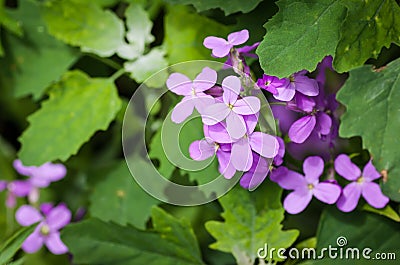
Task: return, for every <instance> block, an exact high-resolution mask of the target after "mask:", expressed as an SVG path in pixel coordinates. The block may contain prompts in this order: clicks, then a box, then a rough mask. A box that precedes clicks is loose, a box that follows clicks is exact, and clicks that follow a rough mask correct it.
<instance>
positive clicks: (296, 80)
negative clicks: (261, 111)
mask: <svg viewBox="0 0 400 265" xmlns="http://www.w3.org/2000/svg"><path fill="white" fill-rule="evenodd" d="M306 73H307V71H305V70H303V71H300V72H297V73H295V74H293V75H291V76H290V77H289V78H288V82H287V83H286V85H285V86H277V87H276V90H277V92H278V93H276V94H272V95H273V96H274V98H276V99H277V100H281V101H291V100H292V99H293V98H294V95H295V94H296V91H298V92H300V93H302V94H304V95H306V96H311V97H313V96H317V95H318V94H319V87H318V83H317V81H315V80H314V79H311V78H309V77H307V76H305V74H306Z"/></svg>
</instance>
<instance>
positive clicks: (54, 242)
mask: <svg viewBox="0 0 400 265" xmlns="http://www.w3.org/2000/svg"><path fill="white" fill-rule="evenodd" d="M44 243H45V244H46V247H47V248H48V249H49V250H50V252H51V253H53V254H54V255H61V254H65V253H67V252H68V247H67V246H66V245H65V244H64V243H63V242H62V241H61V238H60V233H59V232H54V233H51V234H50V235H48V236H47V238H46V241H45V242H44Z"/></svg>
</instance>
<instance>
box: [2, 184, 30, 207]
mask: <svg viewBox="0 0 400 265" xmlns="http://www.w3.org/2000/svg"><path fill="white" fill-rule="evenodd" d="M31 189H32V185H31V184H30V182H29V181H26V180H14V181H10V182H7V181H5V180H0V192H1V191H3V190H7V199H6V206H7V207H8V208H14V207H15V205H17V197H26V196H28V195H29V193H30V192H31Z"/></svg>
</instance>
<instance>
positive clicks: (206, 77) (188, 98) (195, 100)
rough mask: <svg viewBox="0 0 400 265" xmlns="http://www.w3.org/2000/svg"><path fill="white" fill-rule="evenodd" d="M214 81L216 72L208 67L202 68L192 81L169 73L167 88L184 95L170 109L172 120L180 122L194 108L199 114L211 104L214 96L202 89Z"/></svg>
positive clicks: (209, 86)
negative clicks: (172, 108) (171, 109)
mask: <svg viewBox="0 0 400 265" xmlns="http://www.w3.org/2000/svg"><path fill="white" fill-rule="evenodd" d="M215 82H217V72H216V71H215V70H213V69H211V68H209V67H205V68H203V70H202V71H201V73H200V74H199V75H197V76H196V78H195V79H194V80H193V81H191V80H190V79H189V78H188V77H187V76H186V75H183V74H180V73H173V74H171V75H170V76H169V78H168V80H167V87H168V89H169V90H170V91H172V92H174V93H175V94H177V95H181V96H184V98H183V99H182V101H181V102H179V103H178V104H177V105H176V106H175V108H174V110H173V111H172V115H171V119H172V121H173V122H175V123H181V122H183V121H184V120H185V119H186V118H187V117H189V116H190V115H191V114H192V113H193V109H194V108H196V110H197V111H198V112H199V113H200V114H201V113H202V112H203V110H204V108H205V107H206V106H208V105H212V104H213V103H214V101H215V100H214V98H213V97H212V96H209V95H206V94H205V93H204V91H205V90H207V89H210V88H212V87H213V86H214V85H215Z"/></svg>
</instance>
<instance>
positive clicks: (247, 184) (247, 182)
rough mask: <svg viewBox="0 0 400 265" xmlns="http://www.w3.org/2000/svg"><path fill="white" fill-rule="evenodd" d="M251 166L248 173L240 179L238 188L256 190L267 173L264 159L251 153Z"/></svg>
mask: <svg viewBox="0 0 400 265" xmlns="http://www.w3.org/2000/svg"><path fill="white" fill-rule="evenodd" d="M252 155H253V164H252V166H251V168H250V169H249V171H247V172H246V173H244V174H243V176H242V178H241V179H240V186H242V187H243V188H245V189H248V190H254V189H256V188H257V187H258V186H259V185H260V184H261V183H262V182H263V181H264V179H265V178H266V177H267V175H268V173H269V166H268V162H267V160H266V159H265V158H263V157H261V156H259V155H258V154H256V153H254V152H253V154H252Z"/></svg>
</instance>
